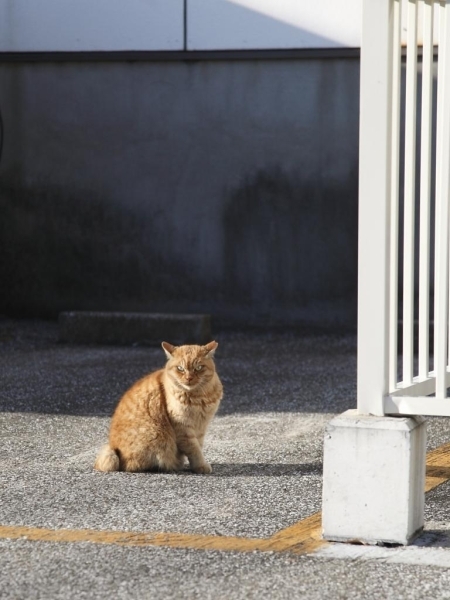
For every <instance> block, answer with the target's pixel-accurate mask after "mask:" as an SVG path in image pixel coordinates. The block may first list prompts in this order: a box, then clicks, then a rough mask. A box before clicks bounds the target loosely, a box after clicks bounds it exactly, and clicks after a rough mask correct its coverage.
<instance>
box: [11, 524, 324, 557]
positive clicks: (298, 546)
mask: <svg viewBox="0 0 450 600" xmlns="http://www.w3.org/2000/svg"><path fill="white" fill-rule="evenodd" d="M314 516H316V515H314ZM306 521H307V519H306ZM319 521H320V515H319ZM314 528H317V530H318V531H320V526H317V525H316V523H314ZM0 538H2V539H26V540H30V541H36V542H67V543H77V542H91V543H94V544H113V545H119V546H141V547H143V546H155V547H165V548H190V549H193V550H221V551H225V552H227V551H228V552H254V551H256V550H258V551H260V552H284V551H287V550H293V551H295V552H296V553H302V554H303V553H306V552H312V551H313V550H315V549H316V547H318V546H319V545H321V544H322V540H320V539H317V538H313V537H312V536H311V535H310V527H308V526H305V527H303V534H302V535H297V536H293V535H292V534H288V535H286V536H285V537H284V536H282V535H281V536H280V534H279V533H278V534H276V535H275V536H273V537H271V538H264V539H257V538H242V537H228V536H218V535H193V534H187V533H134V532H127V531H98V530H94V529H45V528H42V527H25V526H14V525H12V526H7V525H3V526H0Z"/></svg>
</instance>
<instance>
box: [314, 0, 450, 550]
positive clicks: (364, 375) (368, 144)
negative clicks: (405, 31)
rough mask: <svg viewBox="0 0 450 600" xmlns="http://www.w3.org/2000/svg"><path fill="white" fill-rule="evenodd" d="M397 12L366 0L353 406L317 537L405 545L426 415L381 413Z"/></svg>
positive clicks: (417, 506)
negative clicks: (319, 533) (321, 530)
mask: <svg viewBox="0 0 450 600" xmlns="http://www.w3.org/2000/svg"><path fill="white" fill-rule="evenodd" d="M448 1H450V0H448ZM408 3H409V6H410V9H411V11H410V13H411V18H410V19H409V26H410V27H411V26H413V28H414V31H413V32H410V35H409V38H410V39H411V40H412V44H413V46H414V49H413V51H410V56H412V61H411V62H412V66H411V64H410V65H409V69H410V71H409V85H408V84H407V93H409V95H410V98H409V100H408V101H407V105H408V108H407V110H406V113H407V114H408V116H409V119H410V120H412V121H414V127H413V130H412V131H410V132H409V133H408V134H407V136H406V139H405V145H408V152H406V150H405V156H406V158H407V160H406V163H405V188H406V192H405V201H404V207H405V210H404V213H405V214H404V223H405V229H404V231H405V249H404V253H405V252H408V258H407V260H405V263H404V264H405V270H407V271H408V273H407V274H406V275H405V274H404V290H405V292H406V293H409V297H408V301H407V303H406V305H405V308H404V312H406V313H407V315H406V317H407V320H408V323H407V324H406V326H407V331H406V332H405V335H404V336H403V345H404V350H405V346H406V355H407V360H406V362H407V365H406V369H404V370H406V371H407V378H408V381H409V380H411V381H410V383H412V382H413V379H414V377H413V314H414V313H413V308H414V301H413V293H414V197H415V189H414V185H413V184H414V182H413V180H414V174H415V153H414V152H413V147H414V146H415V115H416V110H415V92H416V87H415V86H416V83H415V80H414V76H415V70H416V68H415V67H416V58H415V56H416V55H415V52H416V43H415V42H416V33H415V32H416V27H417V5H416V0H408ZM400 13H401V11H400V0H363V29H362V48H361V96H360V97H361V112H360V155H359V156H360V169H359V289H358V294H359V308H358V408H357V410H349V411H347V412H345V413H344V414H342V415H340V416H338V417H336V418H335V419H333V420H332V421H331V422H330V423H329V424H328V425H327V427H326V429H325V443H324V466H323V503H322V507H323V510H322V526H323V536H324V538H325V539H328V540H334V541H342V542H345V541H347V542H348V541H355V540H359V541H361V542H363V543H369V544H377V543H380V542H381V543H395V544H408V543H410V542H411V540H412V539H413V538H414V537H415V536H416V535H417V534H418V533H419V532H420V531H421V530H422V528H423V520H424V497H425V494H424V488H425V449H426V423H425V421H424V419H422V418H421V417H402V418H397V417H392V416H385V400H386V398H389V393H390V392H391V391H394V390H391V389H390V386H391V387H392V385H393V382H395V381H396V378H394V377H392V376H391V377H390V375H392V373H390V366H391V371H392V369H394V370H395V371H396V370H397V369H396V366H397V365H396V362H397V361H396V360H395V358H396V356H397V348H396V340H397V336H395V335H390V327H395V328H396V327H397V322H396V316H397V309H396V302H397V298H398V296H397V290H396V289H395V288H397V284H398V277H397V267H398V265H397V264H396V262H397V260H398V252H397V250H398V235H397V231H396V230H397V229H398V193H397V186H398V165H399V160H398V154H397V152H398V142H399V136H398V133H399V114H400V111H399V93H400V86H399V85H398V83H399V77H400V64H399V60H400V51H399V46H400V25H399V18H400ZM394 26H395V27H394ZM394 40H395V41H394ZM394 76H395V81H393V77H394ZM413 96H414V98H413ZM393 129H394V135H393ZM406 177H408V182H406ZM407 202H408V203H409V205H408V206H407ZM391 221H392V222H391ZM392 225H394V227H395V230H394V229H392V227H391V226H392ZM391 246H392V247H391ZM393 288H394V289H393ZM391 291H392V294H391ZM394 316H395V320H394ZM404 326H405V323H404ZM404 362H405V361H404ZM404 366H405V365H404ZM394 387H395V388H396V387H397V386H395V384H394Z"/></svg>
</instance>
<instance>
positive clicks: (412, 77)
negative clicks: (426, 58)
mask: <svg viewBox="0 0 450 600" xmlns="http://www.w3.org/2000/svg"><path fill="white" fill-rule="evenodd" d="M416 95H417V2H416V0H408V40H407V50H406V101H405V194H404V228H403V232H404V233H403V241H404V244H403V246H404V247H403V381H404V383H405V384H406V385H411V384H412V380H413V375H414V373H413V367H414V218H415V189H416V105H417V101H416Z"/></svg>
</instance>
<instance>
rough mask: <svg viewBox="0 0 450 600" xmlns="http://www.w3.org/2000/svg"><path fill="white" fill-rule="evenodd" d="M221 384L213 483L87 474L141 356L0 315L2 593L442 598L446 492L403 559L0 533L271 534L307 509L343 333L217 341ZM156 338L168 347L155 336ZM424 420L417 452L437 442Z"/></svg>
mask: <svg viewBox="0 0 450 600" xmlns="http://www.w3.org/2000/svg"><path fill="white" fill-rule="evenodd" d="M217 339H218V341H219V349H218V352H217V360H216V364H217V369H218V371H219V374H220V376H221V378H222V381H223V383H224V388H225V396H224V400H223V402H222V406H221V408H220V410H219V413H218V415H217V417H216V418H215V420H214V421H213V424H212V425H211V428H210V431H209V434H208V436H207V439H206V442H205V454H206V456H207V457H208V459H209V461H210V462H211V463H212V465H213V468H214V473H213V474H212V475H210V476H198V475H193V474H191V473H190V472H189V471H188V470H186V471H185V472H183V473H180V474H156V473H140V474H129V473H112V474H103V473H97V472H95V471H93V469H92V464H93V461H94V457H95V454H96V451H97V449H98V447H99V446H100V445H101V444H102V443H103V442H104V441H105V440H106V436H107V431H108V423H109V417H110V415H111V412H112V410H113V408H114V405H115V403H116V402H117V401H118V399H119V397H120V395H121V393H123V392H124V391H125V390H126V389H127V387H128V386H129V385H130V384H131V383H132V382H133V381H135V380H136V379H137V378H138V377H141V376H142V375H143V374H145V373H147V372H149V371H150V370H153V369H155V368H159V367H160V366H161V365H162V364H163V363H164V355H163V352H162V350H161V349H159V348H155V347H139V346H137V347H95V346H71V345H65V344H61V343H57V328H56V325H55V324H53V323H46V322H33V321H30V322H27V321H13V320H9V319H3V320H0V361H1V365H2V367H1V388H0V411H1V412H0V437H1V441H2V452H1V455H0V467H1V468H0V479H1V489H0V598H8V599H9V598H14V599H16V598H24V599H28V598H45V599H51V598H69V599H71V598H93V599H95V598H139V599H140V598H144V599H145V598H224V599H230V600H233V599H235V598H236V599H238V598H275V599H276V598H288V597H289V598H291V597H294V598H295V597H298V598H311V599H315V598H369V597H370V598H403V597H404V598H427V597H433V598H450V585H449V583H450V581H449V580H450V575H449V571H448V570H447V569H448V567H449V566H450V532H449V528H450V526H449V524H448V523H449V521H450V519H449V516H450V510H449V508H448V502H447V497H448V495H447V492H448V491H449V486H450V483H444V484H443V485H441V486H439V487H437V488H436V489H434V490H433V491H431V492H430V493H429V494H428V495H427V500H426V519H427V531H426V533H425V534H424V535H423V536H421V538H419V540H418V541H417V543H416V544H415V545H414V546H413V547H410V548H408V549H395V548H392V549H390V548H365V547H361V546H358V547H356V546H349V545H346V544H327V545H326V546H324V547H321V548H319V549H318V550H316V551H314V552H307V553H306V554H301V553H300V554H298V553H297V554H295V553H294V552H270V551H269V552H261V551H256V552H238V551H216V550H200V549H195V548H180V547H176V548H175V547H165V546H164V545H163V546H161V547H155V546H152V545H144V546H141V547H139V546H120V545H117V544H108V543H104V544H97V543H91V542H87V541H81V542H72V541H60V542H53V541H50V542H49V541H47V542H45V541H31V539H28V540H27V539H7V536H6V535H1V528H2V527H5V526H18V527H19V526H23V527H34V528H41V529H42V530H43V528H48V529H50V530H58V531H59V530H63V531H67V530H71V531H72V530H73V531H79V530H89V531H96V532H104V531H108V532H134V533H142V532H145V533H154V534H158V533H166V534H185V535H186V536H189V535H191V534H192V535H193V536H195V535H197V536H216V537H217V538H219V539H227V536H228V537H229V536H234V537H239V538H245V539H248V538H252V539H253V538H258V539H260V538H270V537H271V536H274V535H276V534H277V532H279V531H280V530H283V529H284V528H287V527H289V526H291V525H293V524H294V523H296V522H299V521H302V520H303V519H305V518H306V517H309V516H310V515H313V514H314V513H317V512H318V511H320V509H321V484H322V481H321V474H322V443H323V440H322V438H323V430H324V426H325V424H326V423H327V422H328V420H330V419H331V418H332V417H333V416H334V415H335V414H338V413H340V412H343V411H344V410H346V409H348V408H353V407H354V406H355V401H356V400H355V397H356V340H355V337H354V336H351V335H347V336H325V335H322V336H301V335H298V334H290V333H284V334H281V333H277V334H275V333H273V334H269V333H267V334H264V335H263V334H258V335H256V334H243V333H242V334H237V333H234V334H233V333H223V334H221V335H218V336H217ZM169 341H170V340H169ZM449 425H450V424H449V423H448V420H447V419H440V418H434V419H429V421H428V445H429V448H430V449H432V448H436V447H438V446H440V445H441V444H444V443H447V442H448V441H449V440H450V431H449V429H450V427H449Z"/></svg>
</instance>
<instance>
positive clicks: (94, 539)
mask: <svg viewBox="0 0 450 600" xmlns="http://www.w3.org/2000/svg"><path fill="white" fill-rule="evenodd" d="M426 465H427V472H426V481H425V492H429V491H430V490H433V489H434V488H436V487H437V486H438V485H441V484H442V483H445V482H446V481H449V480H450V443H448V444H444V445H443V446H440V447H439V448H436V450H432V451H431V452H429V453H428V454H427V459H426ZM321 522H322V514H321V513H320V512H318V513H315V514H314V515H311V516H310V517H307V518H306V519H303V520H302V521H299V522H298V523H294V524H293V525H291V526H290V527H286V528H285V529H282V530H281V531H278V532H277V533H276V534H275V535H273V536H272V537H270V538H263V539H257V538H243V537H231V536H220V535H195V534H189V533H139V532H131V531H98V530H95V529H46V528H43V527H26V526H15V525H0V539H27V540H31V541H38V542H66V543H79V542H91V543H93V544H115V545H119V546H133V547H139V546H140V547H148V546H153V547H164V548H179V549H183V548H184V549H192V550H220V551H224V552H254V551H259V552H293V553H295V554H310V553H312V552H314V551H315V550H317V549H318V548H320V547H322V546H325V545H327V544H329V543H330V542H327V541H325V540H323V539H322V523H321Z"/></svg>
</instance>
